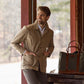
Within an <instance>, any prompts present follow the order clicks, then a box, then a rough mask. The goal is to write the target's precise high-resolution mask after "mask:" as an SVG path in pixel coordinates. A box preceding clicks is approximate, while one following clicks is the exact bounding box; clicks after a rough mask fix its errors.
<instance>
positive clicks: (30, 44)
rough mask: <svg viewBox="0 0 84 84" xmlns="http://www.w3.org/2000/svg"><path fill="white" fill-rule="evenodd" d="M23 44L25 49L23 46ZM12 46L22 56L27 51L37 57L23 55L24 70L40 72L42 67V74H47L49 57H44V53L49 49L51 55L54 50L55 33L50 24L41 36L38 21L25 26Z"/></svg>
mask: <svg viewBox="0 0 84 84" xmlns="http://www.w3.org/2000/svg"><path fill="white" fill-rule="evenodd" d="M22 42H23V44H24V47H22V45H21V43H22ZM11 44H12V45H13V47H14V48H15V49H16V50H18V51H19V52H20V54H23V52H24V51H25V50H28V51H30V52H34V53H36V55H37V56H33V55H26V56H25V55H23V56H22V69H34V70H37V71H38V69H39V66H40V70H41V72H46V58H47V57H46V56H44V52H45V51H46V49H48V51H49V52H50V54H51V53H52V51H53V49H54V45H53V31H52V30H51V29H49V27H48V24H46V27H45V30H44V34H43V36H41V33H40V31H39V28H38V24H37V21H35V23H33V24H30V25H27V26H24V27H23V28H22V29H21V31H20V32H19V33H18V34H17V35H16V36H15V38H14V39H13V40H12V42H11Z"/></svg>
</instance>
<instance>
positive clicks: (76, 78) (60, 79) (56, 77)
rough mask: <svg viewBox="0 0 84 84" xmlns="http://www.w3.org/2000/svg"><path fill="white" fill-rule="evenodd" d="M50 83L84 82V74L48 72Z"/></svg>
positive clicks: (83, 83) (73, 83) (77, 83)
mask: <svg viewBox="0 0 84 84" xmlns="http://www.w3.org/2000/svg"><path fill="white" fill-rule="evenodd" d="M47 76H48V84H54V83H55V84H56V83H57V84H84V75H66V74H47Z"/></svg>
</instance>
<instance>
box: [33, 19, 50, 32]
mask: <svg viewBox="0 0 84 84" xmlns="http://www.w3.org/2000/svg"><path fill="white" fill-rule="evenodd" d="M34 25H35V29H36V30H38V29H39V28H38V23H37V20H36V21H35V22H34ZM48 30H49V26H48V23H46V25H45V31H48Z"/></svg>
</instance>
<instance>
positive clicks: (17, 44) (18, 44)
mask: <svg viewBox="0 0 84 84" xmlns="http://www.w3.org/2000/svg"><path fill="white" fill-rule="evenodd" d="M26 32H27V29H26V26H24V27H23V28H22V29H21V30H20V32H18V33H17V34H16V36H15V37H14V39H13V40H12V41H11V45H12V46H13V47H14V48H15V49H16V50H17V51H18V52H19V53H20V54H23V53H24V51H25V48H24V47H22V45H21V43H22V42H24V40H25V37H26Z"/></svg>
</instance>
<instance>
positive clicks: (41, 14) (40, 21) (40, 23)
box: [37, 10, 49, 25]
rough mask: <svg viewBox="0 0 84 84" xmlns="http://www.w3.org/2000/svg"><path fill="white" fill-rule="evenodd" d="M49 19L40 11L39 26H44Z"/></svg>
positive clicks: (38, 15) (38, 16)
mask: <svg viewBox="0 0 84 84" xmlns="http://www.w3.org/2000/svg"><path fill="white" fill-rule="evenodd" d="M48 19H49V16H46V14H45V13H44V12H43V11H41V10H38V12H37V21H38V24H39V25H44V24H45V23H46V22H47V20H48Z"/></svg>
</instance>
